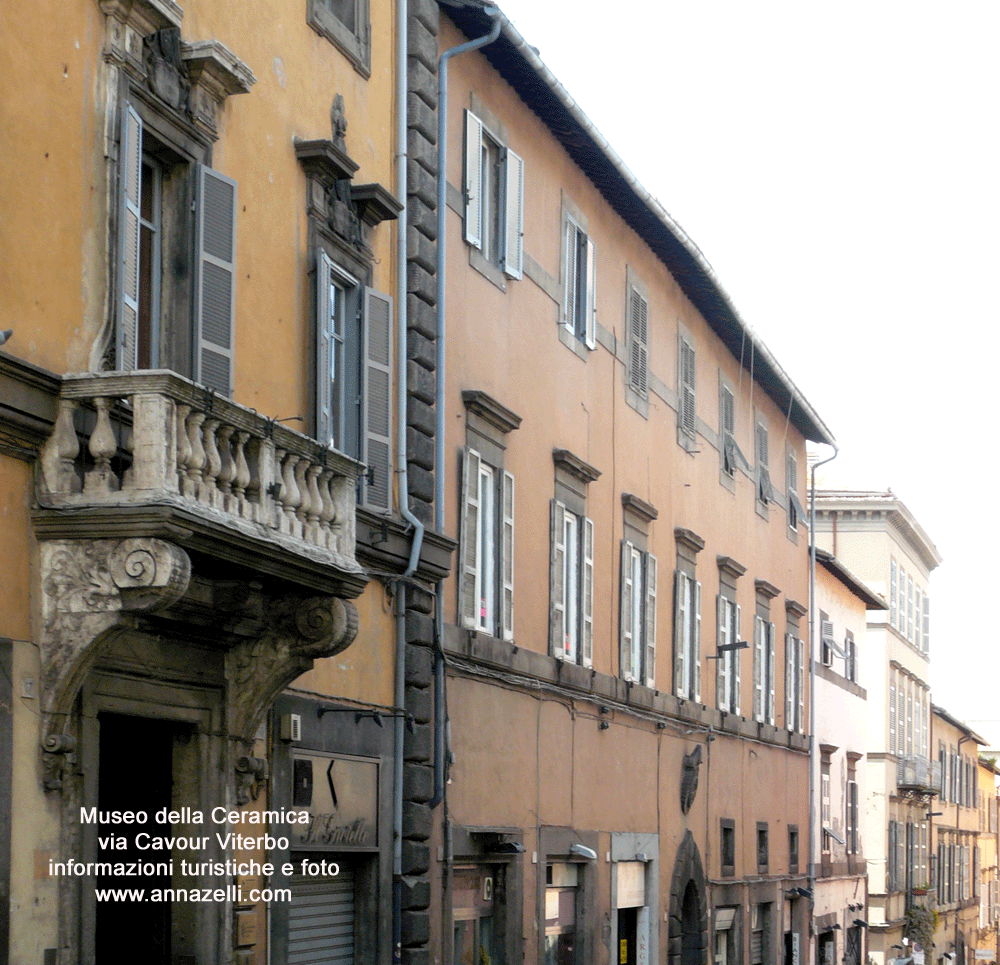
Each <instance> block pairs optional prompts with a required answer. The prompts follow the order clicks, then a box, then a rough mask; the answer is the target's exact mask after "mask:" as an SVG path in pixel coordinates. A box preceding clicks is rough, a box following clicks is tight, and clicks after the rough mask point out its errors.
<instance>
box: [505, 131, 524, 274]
mask: <svg viewBox="0 0 1000 965" xmlns="http://www.w3.org/2000/svg"><path fill="white" fill-rule="evenodd" d="M506 153H507V161H506V164H505V165H504V179H505V181H506V184H505V188H506V201H507V205H506V208H505V210H504V258H503V270H504V272H505V273H506V274H507V275H509V276H510V277H511V278H520V277H521V261H522V252H523V243H522V236H523V232H524V161H523V160H521V158H520V157H519V156H518V155H517V154H515V153H514V152H513V151H511V150H509V149H508V150H507V152H506Z"/></svg>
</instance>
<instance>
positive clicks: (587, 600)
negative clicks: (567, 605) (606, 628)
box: [581, 516, 594, 667]
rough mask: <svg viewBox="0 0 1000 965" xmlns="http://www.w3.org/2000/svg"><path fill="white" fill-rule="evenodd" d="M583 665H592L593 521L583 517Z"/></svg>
mask: <svg viewBox="0 0 1000 965" xmlns="http://www.w3.org/2000/svg"><path fill="white" fill-rule="evenodd" d="M581 594H582V596H583V600H582V606H581V609H582V610H583V641H582V643H583V645H582V648H581V651H582V654H583V665H584V666H585V667H593V666H594V521H593V520H592V519H588V518H587V517H586V516H585V517H584V518H583V586H582V587H581Z"/></svg>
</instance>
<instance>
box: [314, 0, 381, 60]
mask: <svg viewBox="0 0 1000 965" xmlns="http://www.w3.org/2000/svg"><path fill="white" fill-rule="evenodd" d="M353 3H354V22H355V27H354V29H353V30H352V29H351V27H350V26H348V24H346V23H344V21H343V20H341V19H340V17H338V16H337V15H336V14H335V13H334V12H333V10H332V9H331V7H330V3H329V0H307V3H306V22H307V23H308V24H309V26H310V27H312V29H313V30H315V31H316V33H318V34H319V35H320V36H321V37H325V38H326V39H327V40H328V41H330V43H331V44H333V45H334V46H335V47H336V48H337V49H338V50H339V51H340V52H341V53H342V54H343V55H344V56H345V57H346V58H347V59H348V60H349V61H350V62H351V64H353V66H354V69H355V70H356V71H357V72H358V73H359V74H360V75H361V76H362V77H364V78H365V79H366V80H367V79H368V78H369V77H370V76H371V56H372V43H371V9H370V0H353Z"/></svg>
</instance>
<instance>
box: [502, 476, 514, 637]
mask: <svg viewBox="0 0 1000 965" xmlns="http://www.w3.org/2000/svg"><path fill="white" fill-rule="evenodd" d="M502 485H503V493H502V494H501V511H502V514H503V515H502V518H501V526H502V527H503V533H502V534H501V538H500V552H501V553H502V554H503V558H502V559H501V560H500V574H501V579H502V582H503V594H502V599H501V600H500V623H501V633H502V635H503V638H504V640H507V641H508V642H512V641H513V639H514V477H513V475H511V473H509V472H505V473H504V474H503V482H502Z"/></svg>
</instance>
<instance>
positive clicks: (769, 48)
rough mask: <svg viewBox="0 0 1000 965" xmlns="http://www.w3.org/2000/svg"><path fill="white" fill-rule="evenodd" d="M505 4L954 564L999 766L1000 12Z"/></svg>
mask: <svg viewBox="0 0 1000 965" xmlns="http://www.w3.org/2000/svg"><path fill="white" fill-rule="evenodd" d="M500 6H501V8H502V9H503V11H504V12H505V13H506V14H507V16H508V17H509V18H510V19H511V20H512V22H513V23H514V25H515V27H516V28H517V29H518V30H519V32H520V33H521V35H522V36H523V37H524V38H525V40H526V41H527V42H528V43H529V44H532V45H534V46H536V47H537V48H539V53H540V55H541V57H542V60H544V61H545V63H546V65H547V66H548V67H549V68H550V69H551V70H552V72H553V73H554V74H555V75H556V77H558V78H559V80H560V81H561V82H562V83H563V85H564V86H565V87H566V88H567V90H568V91H569V92H570V94H571V95H572V96H573V98H574V99H575V100H576V101H577V103H578V104H579V105H580V106H581V108H582V109H583V110H584V112H585V113H586V114H587V115H588V116H589V117H590V119H591V120H592V121H593V122H594V123H595V124H596V125H597V127H598V129H599V130H600V131H601V133H602V134H604V135H605V137H607V138H608V140H609V141H610V143H611V144H612V146H613V147H614V148H615V150H616V151H617V152H618V154H619V155H620V156H621V157H622V159H623V160H624V161H625V163H626V164H627V165H628V166H629V167H630V168H631V169H632V171H633V172H634V173H635V174H636V175H637V176H638V178H639V179H640V181H642V182H643V184H644V185H645V186H646V187H647V188H648V189H649V190H650V191H651V192H652V193H653V194H654V195H656V196H657V197H658V198H659V199H660V201H661V202H662V203H663V205H664V207H665V208H666V209H667V210H668V211H669V212H670V213H671V215H672V216H673V217H674V218H675V220H676V221H677V222H678V223H679V224H680V225H681V226H682V227H683V228H684V230H685V231H687V233H688V234H689V235H690V236H691V238H692V239H693V240H694V241H695V243H696V244H697V245H698V246H699V247H700V248H701V250H702V251H703V252H704V254H705V256H706V257H707V258H708V260H709V262H710V263H711V264H712V266H713V267H714V268H715V271H716V273H717V275H718V277H719V279H720V280H721V282H722V285H723V287H724V288H725V289H726V290H727V291H728V292H729V294H730V296H731V297H732V298H733V301H734V303H735V304H736V306H737V309H738V310H739V311H740V313H741V315H742V316H743V318H744V320H745V321H746V322H747V323H748V324H749V325H750V326H751V327H752V328H754V329H755V330H756V331H757V332H758V333H759V334H760V336H761V337H762V338H763V339H764V341H765V342H766V343H767V344H768V346H769V347H770V348H771V349H772V351H773V352H774V353H775V355H776V356H777V358H778V360H779V361H780V363H781V364H782V366H783V367H784V368H785V370H786V371H787V372H788V373H789V374H790V375H791V377H792V379H793V380H794V381H795V382H796V384H797V385H798V386H799V387H800V388H801V389H802V391H803V392H804V393H805V395H806V397H807V398H808V399H809V400H810V402H812V404H813V405H814V406H815V407H816V409H817V411H818V412H819V414H820V416H821V417H822V418H823V419H824V421H825V422H826V424H827V425H828V426H829V427H830V429H831V430H832V432H833V434H834V435H835V436H836V438H837V440H838V443H839V444H840V450H841V455H840V456H839V457H838V459H837V461H836V462H834V463H833V464H831V467H830V468H831V470H833V469H835V470H836V472H837V474H838V475H839V476H840V477H842V479H843V480H844V482H845V483H846V484H849V485H850V486H851V488H873V489H882V488H891V489H892V490H893V491H894V492H895V493H896V494H897V495H898V496H899V497H900V498H901V499H902V500H903V501H904V502H905V503H906V505H907V506H908V507H909V508H910V510H911V511H912V512H913V513H914V514H915V516H916V517H917V519H918V520H919V521H920V523H921V525H922V526H923V527H924V529H925V531H926V532H927V533H928V535H929V536H930V538H931V540H932V541H933V542H934V543H935V545H936V546H937V548H938V551H939V552H940V554H941V555H942V556H943V557H944V563H943V564H942V565H941V566H940V567H939V568H938V569H937V570H936V571H935V572H934V574H933V576H932V578H931V584H930V587H931V600H932V604H931V606H932V609H931V642H932V644H931V645H932V651H931V668H932V669H931V683H932V687H933V699H934V701H935V703H938V704H940V705H942V706H944V707H945V708H947V709H948V710H949V711H950V712H951V713H952V714H954V715H955V716H957V717H959V718H961V719H964V720H966V721H968V722H969V723H970V724H971V726H972V727H973V728H975V729H976V730H978V731H979V733H980V734H982V735H983V736H984V737H985V738H986V739H987V740H988V741H990V742H991V743H993V744H995V745H1000V706H998V702H997V700H996V698H995V696H994V693H995V689H996V687H997V676H998V669H1000V659H998V657H997V654H996V642H997V633H996V631H995V630H994V629H993V627H992V619H991V613H992V611H991V610H990V609H989V601H990V600H991V599H992V595H993V592H995V591H991V590H990V589H989V587H990V585H992V582H993V579H995V576H994V574H993V573H992V570H993V569H997V568H998V567H997V561H996V560H995V559H993V558H992V557H993V554H994V553H996V552H997V543H998V541H997V536H998V533H997V529H998V525H997V521H996V510H995V508H994V503H993V501H992V499H991V498H989V496H987V498H986V499H985V500H984V501H982V502H980V503H977V504H973V501H972V499H971V495H972V493H971V485H972V484H973V483H974V482H975V483H977V484H982V483H987V484H988V483H989V482H990V480H992V478H993V474H994V473H995V472H996V471H997V469H998V466H1000V440H998V439H996V438H991V434H992V433H991V430H992V422H993V419H992V416H991V413H993V412H994V410H995V407H996V403H995V401H994V398H993V396H994V394H995V391H996V385H995V382H996V380H997V375H996V371H997V365H996V356H997V348H998V341H1000V336H998V331H997V315H998V310H997V306H996V304H995V298H994V296H991V294H990V286H991V284H992V282H991V281H990V279H991V278H993V277H994V273H995V270H996V266H997V265H998V263H1000V240H998V234H997V226H998V225H1000V188H998V180H997V174H998V171H1000V163H998V162H1000V138H998V134H997V120H998V118H997V106H998V99H1000V98H998V91H1000V57H998V56H997V51H996V38H997V37H998V36H1000V5H998V4H996V3H995V2H959V3H956V4H955V5H954V6H952V5H950V4H949V5H933V6H932V5H931V4H928V3H919V2H918V3H912V2H908V3H905V4H904V3H902V2H898V0H891V2H890V0H875V2H872V0H867V2H863V3H862V2H858V0H846V2H843V3H839V4H836V5H831V4H822V5H820V4H818V3H808V2H803V0H797V2H778V0H759V2H757V3H753V4H748V3H746V2H745V0H742V2H735V0H699V2H687V3H650V2H646V3H621V4H619V5H617V6H615V7H609V6H608V4H607V3H597V2H594V0H578V2H575V3H553V2H548V3H545V2H540V0H500ZM963 331H964V333H965V334H964V335H963V334H962V332H963ZM988 415H990V416H991V417H990V418H986V417H987V416H988ZM990 467H992V468H990ZM979 472H985V477H984V478H983V479H980V478H979V477H978V476H977V475H976V473H979ZM990 577H992V578H993V579H989V582H988V578H990Z"/></svg>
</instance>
